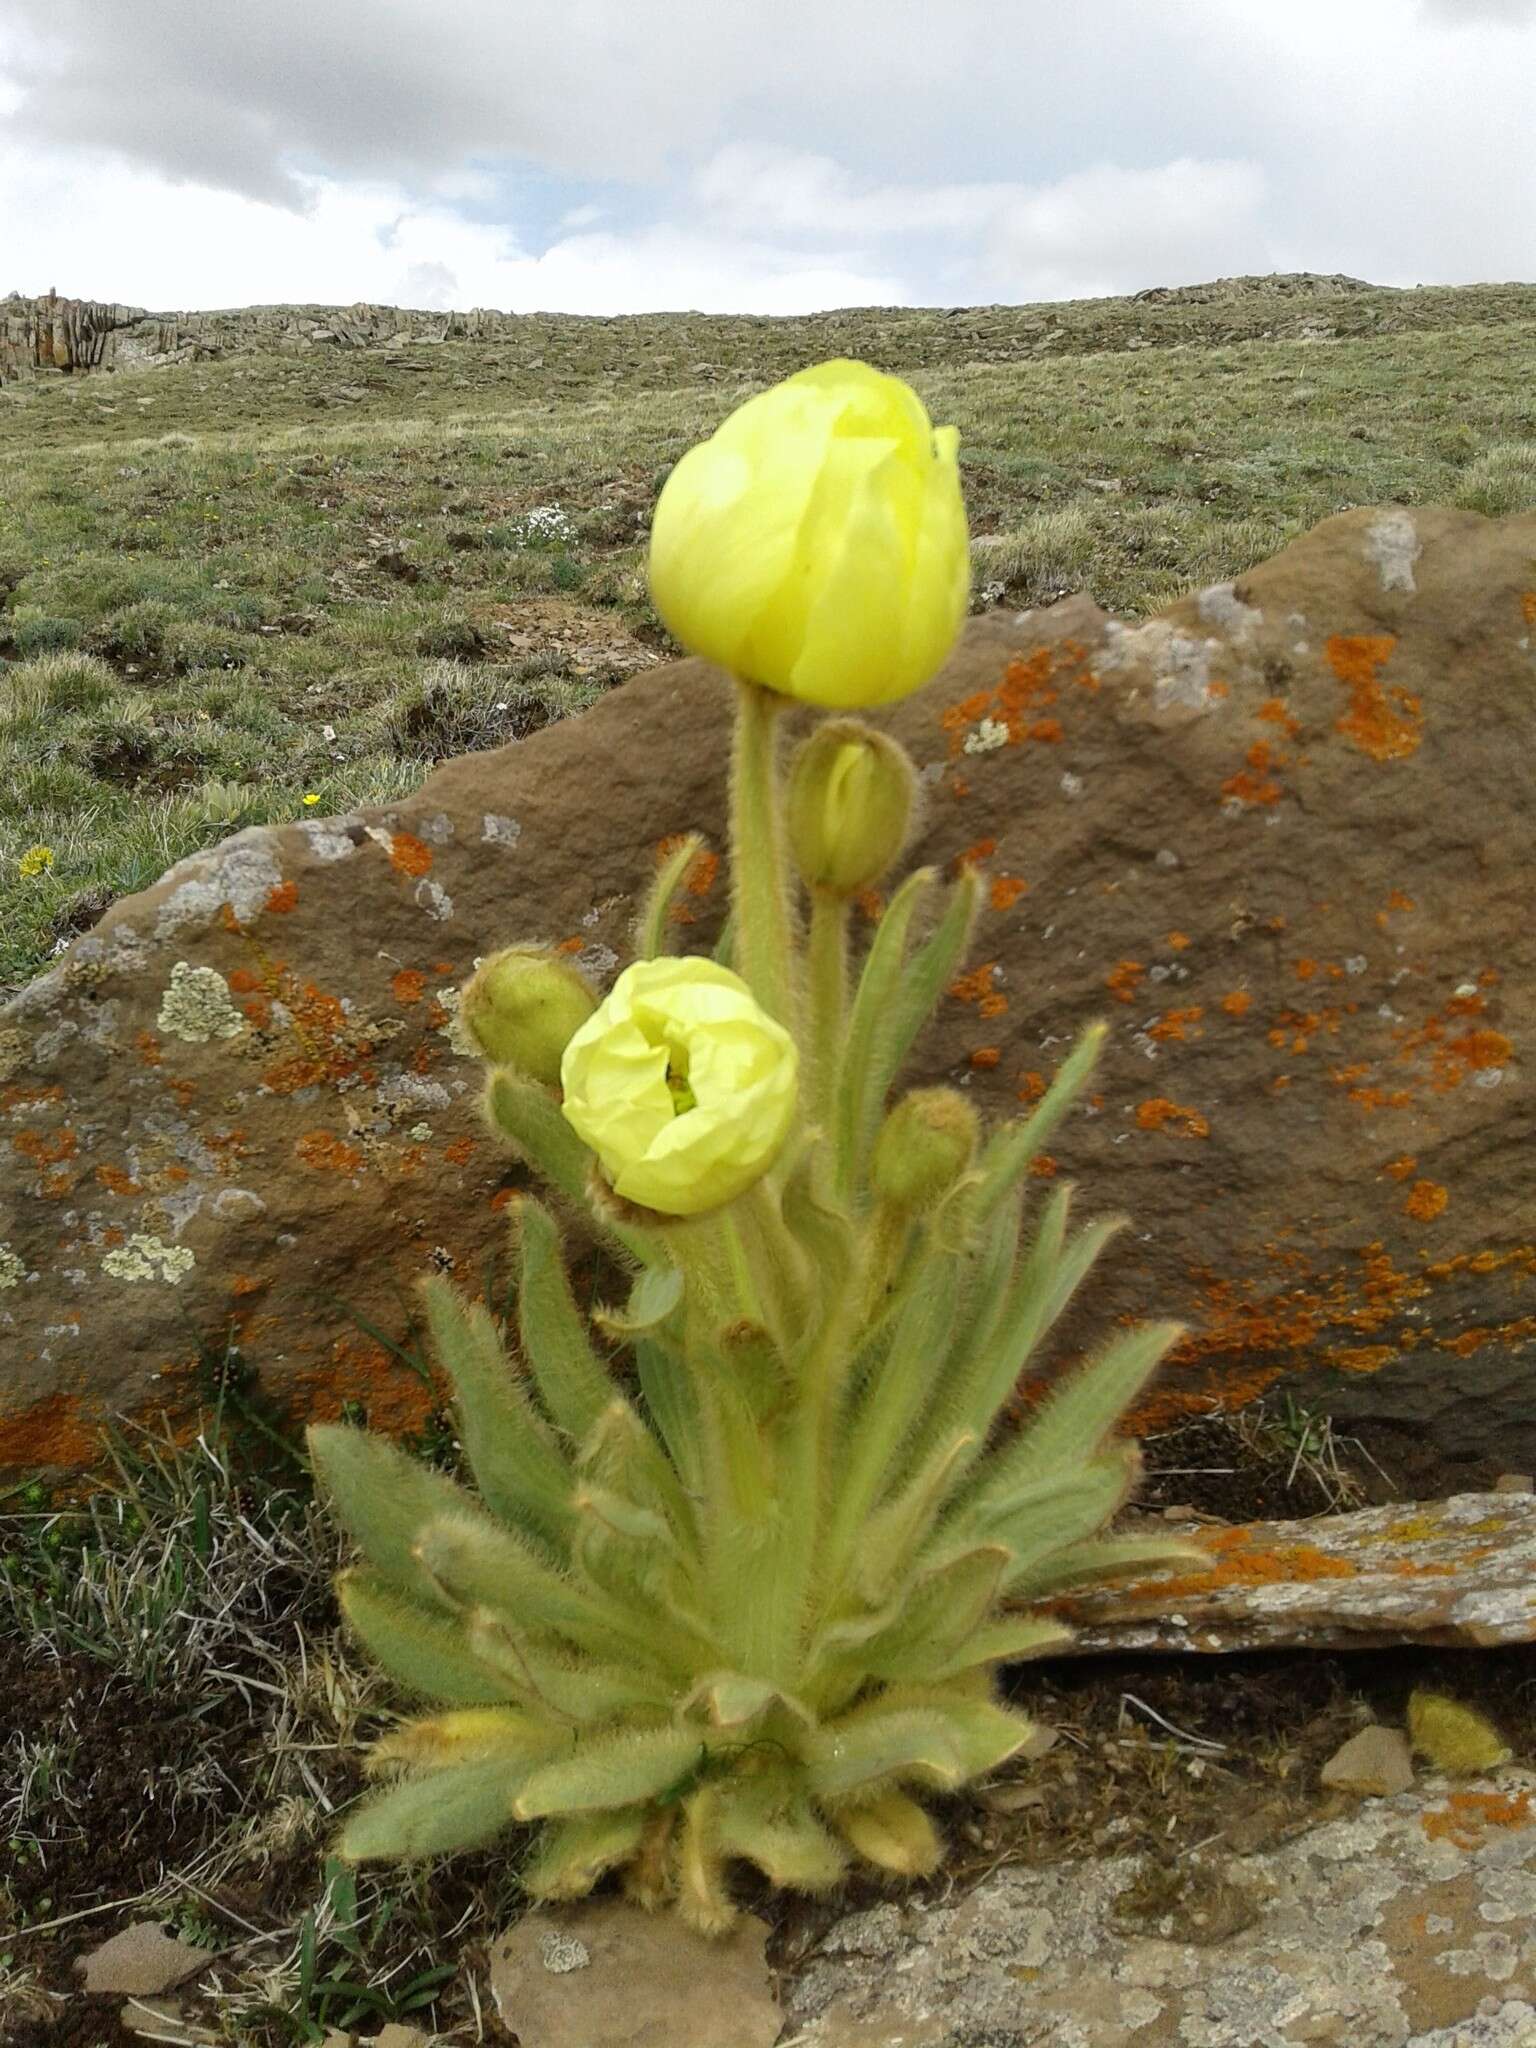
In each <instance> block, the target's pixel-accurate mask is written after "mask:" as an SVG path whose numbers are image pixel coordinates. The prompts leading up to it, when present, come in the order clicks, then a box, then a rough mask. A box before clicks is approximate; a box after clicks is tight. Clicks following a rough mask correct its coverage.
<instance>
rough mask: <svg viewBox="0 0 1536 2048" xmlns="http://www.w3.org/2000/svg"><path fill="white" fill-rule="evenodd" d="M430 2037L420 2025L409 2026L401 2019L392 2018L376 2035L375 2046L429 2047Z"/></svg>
mask: <svg viewBox="0 0 1536 2048" xmlns="http://www.w3.org/2000/svg"><path fill="white" fill-rule="evenodd" d="M428 2039H429V2036H428V2035H426V2034H424V2033H423V2032H422V2031H421V2029H420V2027H407V2026H405V2025H403V2024H402V2022H401V2021H399V2020H391V2021H390V2023H389V2025H388V2026H387V2027H381V2028H380V2030H379V2032H378V2033H377V2034H375V2035H374V2037H373V2048H427V2041H428Z"/></svg>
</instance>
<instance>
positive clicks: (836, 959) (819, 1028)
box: [806, 889, 848, 1134]
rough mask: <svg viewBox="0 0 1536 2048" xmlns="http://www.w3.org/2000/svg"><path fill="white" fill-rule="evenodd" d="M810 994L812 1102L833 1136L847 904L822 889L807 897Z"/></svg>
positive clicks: (845, 1009) (817, 1117) (843, 898)
mask: <svg viewBox="0 0 1536 2048" xmlns="http://www.w3.org/2000/svg"><path fill="white" fill-rule="evenodd" d="M806 974H807V981H808V984H809V990H810V1032H811V1103H812V1114H813V1116H814V1118H815V1120H816V1122H817V1123H818V1124H819V1125H820V1126H821V1128H822V1129H823V1130H824V1131H826V1132H828V1133H829V1134H831V1133H833V1132H835V1129H836V1124H835V1121H834V1119H835V1118H836V1115H837V1071H838V1059H839V1056H840V1054H841V1052H842V1048H843V1030H844V1024H845V1019H846V1017H847V1012H848V899H847V897H846V896H834V895H832V894H831V893H830V892H829V891H827V890H826V889H813V890H812V892H811V937H810V946H809V949H808V952H807V958H806Z"/></svg>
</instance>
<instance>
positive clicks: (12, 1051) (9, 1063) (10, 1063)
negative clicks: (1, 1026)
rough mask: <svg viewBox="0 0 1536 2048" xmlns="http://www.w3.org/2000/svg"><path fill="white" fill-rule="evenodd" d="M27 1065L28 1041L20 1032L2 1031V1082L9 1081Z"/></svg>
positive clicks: (0, 1059) (0, 1054)
mask: <svg viewBox="0 0 1536 2048" xmlns="http://www.w3.org/2000/svg"><path fill="white" fill-rule="evenodd" d="M26 1063H27V1041H26V1039H25V1037H24V1036H23V1035H22V1033H21V1032H19V1031H14V1030H11V1029H9V1028H7V1029H6V1030H4V1031H0V1081H9V1080H10V1078H11V1076H12V1075H13V1074H19V1073H20V1072H21V1070H22V1068H23V1067H24V1066H25V1065H26Z"/></svg>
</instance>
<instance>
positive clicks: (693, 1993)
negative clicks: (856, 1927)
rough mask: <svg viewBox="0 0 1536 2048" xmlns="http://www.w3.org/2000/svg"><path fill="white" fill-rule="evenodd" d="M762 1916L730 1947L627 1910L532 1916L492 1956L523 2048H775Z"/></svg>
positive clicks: (775, 2016) (509, 2020) (505, 2017)
mask: <svg viewBox="0 0 1536 2048" xmlns="http://www.w3.org/2000/svg"><path fill="white" fill-rule="evenodd" d="M767 1937H768V1928H767V1925H766V1923H765V1922H763V1921H761V1920H758V1919H755V1918H753V1917H751V1916H750V1915H749V1916H747V1917H745V1918H743V1920H742V1921H741V1923H740V1925H739V1926H738V1927H737V1928H736V1929H735V1931H734V1932H733V1933H731V1934H730V1935H728V1936H727V1937H726V1938H725V1939H724V1940H721V1941H706V1940H705V1939H704V1938H703V1937H702V1936H701V1935H697V1934H694V1933H692V1932H691V1931H690V1930H689V1929H688V1928H686V1927H685V1926H684V1925H683V1924H682V1922H681V1921H680V1920H679V1919H678V1918H677V1916H676V1914H675V1913H657V1914H650V1913H644V1912H641V1911H640V1909H639V1908H638V1907H636V1906H631V1905H629V1904H627V1903H626V1902H625V1901H624V1900H622V1899H603V1900H599V1901H597V1902H596V1903H594V1904H587V1905H582V1906H574V1907H572V1908H570V1909H569V1910H568V1911H563V1912H559V1913H555V1912H537V1913H530V1914H529V1915H528V1917H527V1918H526V1919H524V1920H520V1921H519V1922H518V1924H517V1925H516V1926H515V1927H514V1928H513V1929H512V1930H511V1931H510V1933H508V1934H506V1935H504V1936H503V1938H502V1939H501V1940H500V1941H499V1942H498V1943H497V1944H496V1946H495V1947H494V1949H493V1950H492V1951H491V1995H492V1997H493V1998H494V1999H495V2001H496V2010H497V2012H498V2013H500V2015H501V2019H502V2023H503V2024H504V2025H505V2026H506V2027H507V2029H508V2030H509V2031H510V2032H511V2033H512V2034H514V2035H515V2036H516V2037H517V2041H518V2048H599V2044H601V2048H773V2044H774V2042H775V2041H777V2040H778V2038H779V2032H780V2027H781V2018H780V2013H779V2007H778V2002H777V1999H776V1998H775V1996H774V1992H773V1987H772V1983H771V1980H770V1978H769V1973H768V1966H767V1963H766V1962H765V1961H764V1957H763V1947H764V1943H765V1942H766V1940H767Z"/></svg>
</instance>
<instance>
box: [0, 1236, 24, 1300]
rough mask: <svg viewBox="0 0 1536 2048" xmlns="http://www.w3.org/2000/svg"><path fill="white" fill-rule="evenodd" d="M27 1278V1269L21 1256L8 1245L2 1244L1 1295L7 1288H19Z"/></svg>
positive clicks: (0, 1248)
mask: <svg viewBox="0 0 1536 2048" xmlns="http://www.w3.org/2000/svg"><path fill="white" fill-rule="evenodd" d="M26 1277H27V1269H26V1266H25V1265H24V1264H23V1263H22V1260H21V1256H20V1254H19V1253H17V1252H14V1251H12V1249H11V1247H10V1246H9V1245H8V1244H0V1293H3V1292H4V1290H5V1289H6V1288H7V1287H19V1286H20V1285H21V1283H22V1281H23V1280H25V1279H26Z"/></svg>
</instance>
